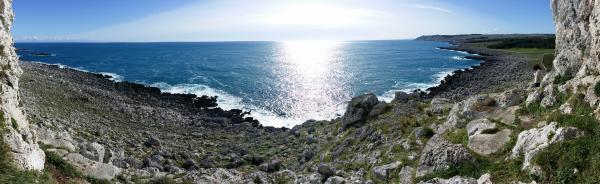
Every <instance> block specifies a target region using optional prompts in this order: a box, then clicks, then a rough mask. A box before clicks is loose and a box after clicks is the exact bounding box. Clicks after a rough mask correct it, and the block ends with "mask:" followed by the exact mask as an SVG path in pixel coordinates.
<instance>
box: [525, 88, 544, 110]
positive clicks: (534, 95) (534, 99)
mask: <svg viewBox="0 0 600 184" xmlns="http://www.w3.org/2000/svg"><path fill="white" fill-rule="evenodd" d="M541 100H542V92H541V91H537V90H536V91H533V92H531V93H529V95H528V96H527V100H525V104H526V105H527V106H529V105H531V104H533V103H538V102H540V101H541Z"/></svg>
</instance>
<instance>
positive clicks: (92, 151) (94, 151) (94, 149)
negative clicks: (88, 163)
mask: <svg viewBox="0 0 600 184" xmlns="http://www.w3.org/2000/svg"><path fill="white" fill-rule="evenodd" d="M105 152H106V150H105V149H104V146H102V145H100V144H98V143H97V142H94V143H89V144H86V145H84V146H83V147H82V148H81V150H80V152H79V153H80V154H81V155H83V156H84V157H86V158H88V159H91V160H93V161H97V162H103V161H104V153H105Z"/></svg>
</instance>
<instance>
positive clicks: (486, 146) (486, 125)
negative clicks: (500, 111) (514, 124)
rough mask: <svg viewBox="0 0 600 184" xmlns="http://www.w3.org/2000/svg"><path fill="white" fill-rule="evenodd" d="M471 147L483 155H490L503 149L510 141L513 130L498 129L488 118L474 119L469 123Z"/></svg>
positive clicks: (469, 145) (468, 131)
mask: <svg viewBox="0 0 600 184" xmlns="http://www.w3.org/2000/svg"><path fill="white" fill-rule="evenodd" d="M467 133H468V136H469V144H468V147H469V149H471V150H473V151H474V152H476V153H478V154H481V155H489V154H492V153H495V152H497V151H499V150H500V149H502V148H503V147H504V146H505V145H506V144H507V143H508V142H509V141H510V135H511V133H512V130H510V129H503V130H498V128H496V124H495V123H493V122H490V121H489V120H487V119H479V120H473V121H471V122H470V123H469V124H467Z"/></svg>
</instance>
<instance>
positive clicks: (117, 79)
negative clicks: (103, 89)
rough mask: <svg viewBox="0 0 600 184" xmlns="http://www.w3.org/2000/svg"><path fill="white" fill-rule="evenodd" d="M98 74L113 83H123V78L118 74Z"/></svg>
mask: <svg viewBox="0 0 600 184" xmlns="http://www.w3.org/2000/svg"><path fill="white" fill-rule="evenodd" d="M98 73H99V74H102V75H106V76H109V77H110V78H108V80H111V81H115V82H123V76H121V75H119V74H116V73H110V72H98Z"/></svg>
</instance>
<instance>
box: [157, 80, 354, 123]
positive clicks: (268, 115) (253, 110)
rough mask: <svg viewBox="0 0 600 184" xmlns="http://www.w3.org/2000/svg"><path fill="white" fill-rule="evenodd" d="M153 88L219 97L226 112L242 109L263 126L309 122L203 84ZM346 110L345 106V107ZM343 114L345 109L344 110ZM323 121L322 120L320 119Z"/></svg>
mask: <svg viewBox="0 0 600 184" xmlns="http://www.w3.org/2000/svg"><path fill="white" fill-rule="evenodd" d="M150 86H152V87H157V88H160V89H161V91H163V92H168V93H176V94H195V95H197V96H202V95H207V96H218V98H217V104H219V107H220V108H222V109H224V110H231V109H241V110H243V111H250V115H247V116H248V117H253V118H255V119H257V120H258V121H260V123H261V124H262V125H263V126H272V127H287V128H291V127H293V126H295V125H299V124H302V123H304V122H305V121H307V120H308V119H306V117H282V116H279V115H278V114H277V113H275V112H273V111H270V110H266V109H264V108H260V107H257V106H254V105H250V104H246V103H244V102H243V101H242V98H240V97H237V96H234V95H231V94H229V93H227V92H224V91H222V90H218V89H214V88H211V87H209V86H206V85H201V84H177V85H170V84H167V83H164V82H158V83H154V84H151V85H150ZM344 108H345V106H344ZM342 113H343V109H342ZM320 120H322V119H320Z"/></svg>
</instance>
